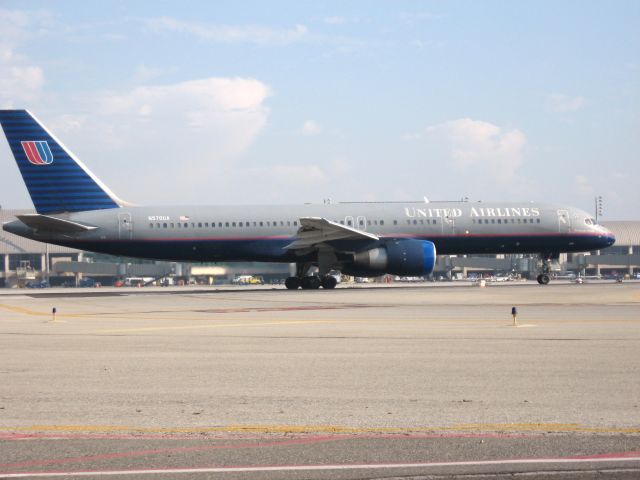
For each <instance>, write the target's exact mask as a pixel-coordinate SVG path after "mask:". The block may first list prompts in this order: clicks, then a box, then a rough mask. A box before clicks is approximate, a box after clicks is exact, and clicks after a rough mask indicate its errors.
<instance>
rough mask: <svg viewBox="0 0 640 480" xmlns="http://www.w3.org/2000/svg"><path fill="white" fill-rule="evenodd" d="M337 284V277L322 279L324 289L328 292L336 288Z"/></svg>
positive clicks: (328, 276)
mask: <svg viewBox="0 0 640 480" xmlns="http://www.w3.org/2000/svg"><path fill="white" fill-rule="evenodd" d="M337 284H338V281H337V280H336V277H333V276H331V275H325V276H324V277H322V288H324V289H326V290H331V289H333V288H336V285H337Z"/></svg>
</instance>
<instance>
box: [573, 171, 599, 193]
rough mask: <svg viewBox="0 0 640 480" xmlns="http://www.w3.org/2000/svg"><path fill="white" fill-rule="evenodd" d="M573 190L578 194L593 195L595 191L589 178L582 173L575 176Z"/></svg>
mask: <svg viewBox="0 0 640 480" xmlns="http://www.w3.org/2000/svg"><path fill="white" fill-rule="evenodd" d="M574 190H575V192H576V193H577V194H578V195H593V194H594V193H595V190H594V188H593V186H592V185H591V182H590V181H589V179H588V178H587V177H586V176H585V175H582V174H580V175H576V176H575V179H574Z"/></svg>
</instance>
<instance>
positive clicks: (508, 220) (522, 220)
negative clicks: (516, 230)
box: [473, 218, 540, 224]
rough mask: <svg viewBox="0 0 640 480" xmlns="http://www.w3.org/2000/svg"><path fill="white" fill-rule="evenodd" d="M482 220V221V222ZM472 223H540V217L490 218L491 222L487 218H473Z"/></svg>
mask: <svg viewBox="0 0 640 480" xmlns="http://www.w3.org/2000/svg"><path fill="white" fill-rule="evenodd" d="M483 220H484V222H483ZM473 223H478V224H481V223H484V224H488V223H540V219H539V218H535V219H534V218H517V219H516V218H492V219H491V222H489V219H488V218H485V219H482V218H479V219H477V220H476V219H475V218H474V219H473Z"/></svg>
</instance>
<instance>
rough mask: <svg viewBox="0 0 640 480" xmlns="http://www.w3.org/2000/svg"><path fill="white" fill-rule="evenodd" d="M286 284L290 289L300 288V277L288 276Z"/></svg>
mask: <svg viewBox="0 0 640 480" xmlns="http://www.w3.org/2000/svg"><path fill="white" fill-rule="evenodd" d="M284 286H285V287H287V289H289V290H297V289H298V288H300V279H299V278H298V277H288V278H287V279H286V280H285V281H284Z"/></svg>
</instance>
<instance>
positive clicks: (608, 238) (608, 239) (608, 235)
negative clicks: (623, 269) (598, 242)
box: [605, 230, 616, 247]
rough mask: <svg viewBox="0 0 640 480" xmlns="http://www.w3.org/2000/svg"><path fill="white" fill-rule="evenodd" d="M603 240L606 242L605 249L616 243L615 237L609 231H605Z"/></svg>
mask: <svg viewBox="0 0 640 480" xmlns="http://www.w3.org/2000/svg"><path fill="white" fill-rule="evenodd" d="M605 239H606V242H607V247H610V246H611V245H613V244H614V243H616V236H615V235H614V234H613V232H611V231H610V230H607V232H606V237H605Z"/></svg>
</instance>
